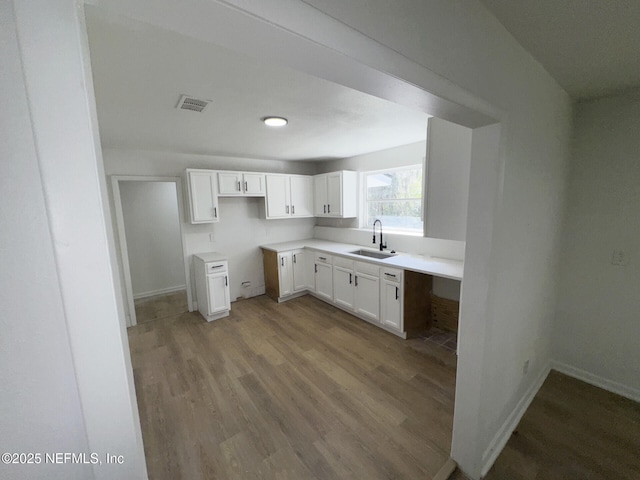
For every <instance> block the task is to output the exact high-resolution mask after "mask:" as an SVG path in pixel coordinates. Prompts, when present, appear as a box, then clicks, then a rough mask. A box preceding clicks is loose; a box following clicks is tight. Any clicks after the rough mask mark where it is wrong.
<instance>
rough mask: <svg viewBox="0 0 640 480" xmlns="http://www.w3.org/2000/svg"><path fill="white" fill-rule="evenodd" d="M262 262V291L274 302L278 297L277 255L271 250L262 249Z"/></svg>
mask: <svg viewBox="0 0 640 480" xmlns="http://www.w3.org/2000/svg"><path fill="white" fill-rule="evenodd" d="M262 260H263V262H264V289H265V293H266V294H267V296H268V297H269V298H272V299H273V300H275V301H276V302H277V301H278V297H279V296H280V281H279V279H278V254H277V253H276V252H273V251H271V250H266V249H264V248H263V249H262Z"/></svg>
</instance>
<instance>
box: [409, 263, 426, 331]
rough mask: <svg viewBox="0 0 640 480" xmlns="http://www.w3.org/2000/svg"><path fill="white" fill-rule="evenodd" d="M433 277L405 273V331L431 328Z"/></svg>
mask: <svg viewBox="0 0 640 480" xmlns="http://www.w3.org/2000/svg"><path fill="white" fill-rule="evenodd" d="M432 285H433V277H432V276H431V275H426V274H424V273H416V272H412V271H410V270H405V272H404V329H405V331H406V332H407V335H410V334H411V332H416V331H419V330H425V329H428V328H429V327H431V289H432Z"/></svg>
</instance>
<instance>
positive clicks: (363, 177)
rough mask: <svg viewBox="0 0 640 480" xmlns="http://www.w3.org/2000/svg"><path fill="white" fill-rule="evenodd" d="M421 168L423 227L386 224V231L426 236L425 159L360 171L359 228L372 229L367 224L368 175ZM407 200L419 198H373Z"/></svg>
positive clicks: (421, 213) (421, 216)
mask: <svg viewBox="0 0 640 480" xmlns="http://www.w3.org/2000/svg"><path fill="white" fill-rule="evenodd" d="M417 168H420V169H421V170H422V185H421V195H422V196H421V198H420V199H419V200H420V219H421V220H422V228H421V229H412V230H409V229H397V228H393V227H388V226H384V225H383V227H384V231H385V232H388V233H394V234H397V235H409V236H420V237H423V236H424V229H425V211H424V209H425V201H424V199H425V184H426V178H425V173H426V171H427V169H426V165H425V162H424V159H423V162H422V163H412V164H410V165H401V166H397V167H389V168H380V169H376V170H367V171H362V172H360V209H359V214H360V215H359V217H360V218H359V222H358V225H359V228H360V229H363V230H364V229H370V228H371V225H367V215H368V203H369V200H368V199H367V176H368V175H372V174H377V173H391V172H398V171H402V170H412V169H417ZM406 200H418V198H403V199H389V200H373V202H393V201H406Z"/></svg>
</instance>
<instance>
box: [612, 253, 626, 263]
mask: <svg viewBox="0 0 640 480" xmlns="http://www.w3.org/2000/svg"><path fill="white" fill-rule="evenodd" d="M627 263H628V259H627V256H626V255H625V253H624V252H623V251H622V250H614V251H613V254H612V255H611V265H616V266H624V265H626V264H627Z"/></svg>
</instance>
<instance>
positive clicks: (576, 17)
mask: <svg viewBox="0 0 640 480" xmlns="http://www.w3.org/2000/svg"><path fill="white" fill-rule="evenodd" d="M481 1H482V2H483V3H484V4H485V5H486V6H487V8H488V9H489V10H491V12H493V14H494V15H495V16H496V17H497V18H498V20H499V21H500V22H501V23H502V24H503V25H504V26H505V27H506V29H507V30H509V32H511V34H512V35H513V36H514V37H515V38H516V39H517V40H518V42H520V44H521V45H522V46H523V47H524V48H525V49H527V50H528V51H529V52H530V53H531V54H532V55H533V56H534V57H535V58H536V59H537V60H538V61H539V62H540V63H541V64H542V65H543V66H544V67H545V68H546V70H547V71H548V72H549V73H550V74H551V76H552V77H554V78H555V79H556V81H557V82H558V83H559V84H560V85H561V86H562V87H563V88H564V89H565V90H566V92H567V93H568V94H569V95H570V96H571V97H573V98H575V99H585V98H593V97H600V96H606V95H610V94H615V93H618V92H620V91H622V90H625V89H628V88H632V87H636V86H640V0H481Z"/></svg>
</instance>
